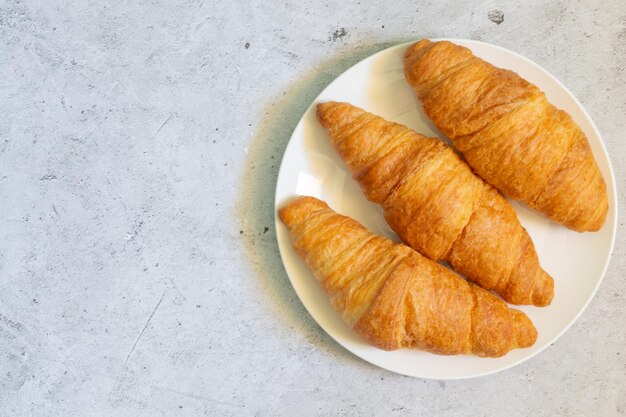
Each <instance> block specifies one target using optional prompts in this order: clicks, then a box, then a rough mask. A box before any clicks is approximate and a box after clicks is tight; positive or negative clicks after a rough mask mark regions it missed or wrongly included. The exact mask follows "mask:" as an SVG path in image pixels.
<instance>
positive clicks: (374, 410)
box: [0, 0, 626, 417]
mask: <svg viewBox="0 0 626 417" xmlns="http://www.w3.org/2000/svg"><path fill="white" fill-rule="evenodd" d="M519 3H520V4H519V5H517V6H515V5H513V4H512V2H508V1H493V0H484V1H476V2H468V1H464V0H452V1H429V2H424V1H413V0H400V1H389V2H383V1H375V2H374V1H365V0H362V1H361V2H347V1H331V0H329V1H308V2H296V1H294V2H284V1H281V2H263V1H260V0H252V1H238V2H237V1H234V2H229V1H222V2H215V1H213V2H212V1H199V0H198V1H170V2H166V1H108V0H100V1H85V0H79V1H71V2H66V1H60V0H41V1H34V0H31V1H28V0H22V1H11V0H0V77H1V79H0V85H1V86H0V415H1V416H11V417H13V416H56V415H58V416H87V415H94V416H111V415H120V416H159V415H164V416H177V415H181V416H183V415H189V416H196V415H214V416H229V415H281V414H282V415H359V416H361V415H364V416H367V415H437V416H467V415H472V416H482V415H485V416H487V415H508V416H518V415H519V416H522V415H532V416H554V415H557V414H561V415H603V416H609V415H611V416H612V415H618V414H626V330H625V325H624V323H625V322H626V301H625V300H626V297H625V296H626V291H625V289H624V286H625V284H624V278H623V271H624V269H625V267H626V239H624V236H623V235H622V234H621V231H622V229H621V227H620V230H619V234H618V238H617V242H616V246H615V251H614V254H613V258H612V261H611V265H610V267H609V270H608V273H607V276H606V278H605V280H604V282H603V284H602V286H601V287H600V290H599V291H598V293H597V295H596V297H595V298H594V300H593V301H592V303H591V304H590V306H589V308H588V309H587V310H586V312H585V313H584V314H583V315H582V317H581V318H580V320H579V321H578V322H577V323H576V324H575V325H574V326H573V327H572V328H571V329H570V330H569V331H568V332H567V333H566V334H565V335H564V336H563V337H562V338H561V339H560V340H559V341H557V342H556V343H555V344H554V345H553V346H552V347H550V348H549V349H547V350H546V351H545V352H543V353H542V354H540V355H538V356H537V357H535V358H533V359H532V360H530V361H528V362H526V363H524V364H523V365H521V366H518V367H516V368H514V369H511V370H508V371H505V372H502V373H500V374H497V375H493V376H489V377H485V378H480V379H475V380H468V381H456V382H443V381H441V382H439V381H425V380H418V379H412V378H407V377H403V376H398V375H395V374H391V373H389V372H387V371H384V370H381V369H378V368H376V367H374V366H372V365H369V364H368V363H365V362H363V361H361V360H360V359H358V358H356V357H354V356H353V355H351V354H350V353H348V352H347V351H345V350H344V349H343V348H341V347H340V346H339V345H337V344H336V343H335V342H334V341H333V340H332V339H330V337H328V336H327V335H326V334H325V333H324V332H323V331H322V330H321V329H320V328H319V327H318V326H317V325H316V323H315V322H314V321H313V320H312V319H311V317H310V316H309V315H308V314H307V313H306V311H305V310H304V308H303V307H302V305H301V304H300V302H299V300H298V299H297V297H296V295H295V293H294V292H293V290H292V289H291V287H290V284H289V281H288V279H287V277H286V274H285V272H284V270H283V268H282V265H281V262H280V259H279V256H278V250H277V246H276V242H275V236H274V229H273V213H272V210H273V207H272V206H273V195H274V185H275V182H276V175H277V172H278V165H279V161H280V158H281V155H282V152H283V150H284V148H285V145H286V143H287V140H288V138H289V136H290V133H291V131H292V129H293V128H294V126H295V124H296V122H297V120H298V119H299V117H300V116H301V114H302V113H303V112H304V110H305V108H306V107H307V105H308V104H309V103H310V102H311V101H312V100H313V98H314V97H315V96H316V95H317V94H318V93H319V92H320V91H321V90H322V89H323V87H324V86H326V85H327V84H328V83H329V82H330V81H331V80H332V79H333V78H334V77H335V76H337V75H338V74H339V73H341V72H342V71H344V70H345V69H347V68H348V67H349V66H351V65H352V64H354V63H356V62H358V61H359V60H361V59H363V58H365V57H367V56H368V55H370V54H372V53H373V52H376V51H378V50H381V49H384V48H385V47H387V46H389V45H393V44H395V43H398V42H404V41H408V40H412V39H416V38H419V37H461V38H471V39H479V40H484V41H487V42H491V43H495V44H498V45H501V46H504V47H506V48H509V49H512V50H514V51H516V52H519V53H521V54H523V55H525V56H527V57H529V58H530V59H532V60H534V61H536V62H537V63H539V64H540V65H542V66H544V67H545V68H547V69H548V70H549V71H550V72H552V73H553V74H555V75H556V76H557V77H558V78H559V79H560V80H562V81H563V82H564V83H565V84H566V85H567V86H568V87H569V88H570V89H571V90H572V91H573V93H574V94H575V95H576V96H577V97H578V98H579V99H580V100H581V101H582V103H583V104H584V105H585V107H586V108H587V110H588V111H589V113H590V114H591V116H592V118H593V119H594V120H595V121H596V123H597V125H598V127H599V129H600V131H601V132H602V133H603V135H604V139H605V141H606V145H607V147H608V150H609V152H610V155H611V158H612V161H613V164H614V168H615V172H616V175H617V181H618V192H619V197H620V204H621V206H620V207H622V210H621V212H620V218H622V219H623V218H624V215H625V213H624V209H623V208H624V207H626V201H625V198H624V192H625V190H626V189H625V188H624V187H623V183H624V181H625V179H626V178H625V174H626V173H625V168H626V165H625V164H624V162H623V161H624V158H626V142H625V141H624V138H623V132H624V119H625V114H626V82H625V81H626V74H625V68H626V2H624V1H623V0H605V1H603V2H596V1H593V0H587V1H573V0H572V1H547V2H546V1H539V0H532V1H524V2H519ZM470 4H471V5H470ZM502 18H503V20H501V19H502ZM497 22H500V23H497Z"/></svg>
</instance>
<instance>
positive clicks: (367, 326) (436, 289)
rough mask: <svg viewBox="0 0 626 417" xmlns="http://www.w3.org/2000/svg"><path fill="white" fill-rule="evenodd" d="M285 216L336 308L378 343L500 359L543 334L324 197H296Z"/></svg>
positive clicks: (482, 292) (301, 252) (388, 347)
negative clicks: (336, 209)
mask: <svg viewBox="0 0 626 417" xmlns="http://www.w3.org/2000/svg"><path fill="white" fill-rule="evenodd" d="M279 216H280V218H281V220H282V221H283V223H284V224H285V225H286V226H287V227H288V229H289V237H290V239H291V242H292V243H293V246H294V248H295V250H296V251H297V253H298V254H299V255H300V257H301V258H302V259H303V260H304V262H305V263H306V264H307V266H308V267H309V268H310V269H311V270H312V271H313V273H314V275H315V277H316V278H317V280H318V281H319V282H320V284H321V285H322V287H323V288H324V290H325V291H326V293H327V294H328V296H329V297H330V300H331V303H332V305H333V306H334V307H335V309H336V310H337V311H338V312H339V313H341V315H342V316H343V319H344V320H345V321H346V323H347V324H348V325H349V326H350V327H351V328H352V329H353V330H354V331H355V332H356V333H358V334H359V335H360V336H361V337H363V338H364V339H365V340H367V341H368V342H370V343H371V344H372V345H374V346H376V347H378V348H381V349H385V350H394V349H399V348H404V347H410V348H412V347H415V348H419V349H423V350H427V351H430V352H433V353H438V354H444V355H453V354H463V353H473V354H475V355H478V356H490V357H496V356H502V355H504V354H505V353H507V352H509V351H510V350H511V349H515V348H522V347H528V346H531V345H532V344H533V343H534V342H535V340H536V338H537V330H536V329H535V327H534V326H533V324H532V322H531V321H530V319H529V318H528V317H527V316H526V315H525V314H524V313H522V312H521V311H519V310H515V309H511V308H508V306H507V305H506V304H505V303H504V302H503V301H502V300H500V299H499V298H498V297H496V296H495V295H493V294H491V293H490V292H488V291H485V290H483V289H482V288H480V287H478V286H476V285H473V284H470V283H468V282H467V281H465V280H464V279H462V278H460V277H459V276H457V275H456V274H454V273H453V272H452V271H450V270H449V269H447V268H445V267H443V266H441V265H439V264H437V263H436V262H433V261H431V260H429V259H426V258H424V257H423V256H421V255H420V254H418V253H417V252H415V251H414V250H412V249H410V248H409V247H407V246H405V245H403V244H399V243H394V242H392V241H391V240H389V239H386V238H384V237H381V236H377V235H375V234H373V233H371V232H369V231H368V230H367V229H365V228H364V227H363V226H361V225H360V224H359V223H357V222H356V221H354V220H352V219H350V218H349V217H345V216H342V215H339V214H337V213H335V212H334V211H333V210H331V209H330V208H329V207H328V205H326V203H324V202H323V201H320V200H318V199H316V198H313V197H299V198H296V199H295V200H293V201H291V202H290V203H289V204H287V205H286V206H284V207H283V208H282V209H280V211H279Z"/></svg>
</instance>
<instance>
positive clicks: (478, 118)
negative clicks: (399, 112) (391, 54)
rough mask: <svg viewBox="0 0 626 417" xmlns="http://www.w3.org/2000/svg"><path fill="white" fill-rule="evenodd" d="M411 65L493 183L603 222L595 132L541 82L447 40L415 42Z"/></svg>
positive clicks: (516, 195)
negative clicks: (552, 99) (552, 98)
mask: <svg viewBox="0 0 626 417" xmlns="http://www.w3.org/2000/svg"><path fill="white" fill-rule="evenodd" d="M404 71H405V75H406V79H407V81H408V82H409V84H410V85H411V86H412V87H413V89H414V90H415V93H416V94H417V97H418V98H419V100H420V101H421V102H422V104H423V106H424V111H425V112H426V114H427V115H428V116H429V117H430V118H431V119H432V121H433V122H434V124H435V125H436V126H437V127H438V128H439V129H440V130H441V131H442V132H443V133H444V134H445V135H446V136H447V137H448V138H450V140H451V141H452V143H453V145H454V146H455V147H456V148H457V149H458V150H459V151H460V152H462V153H463V156H464V157H465V159H466V160H467V163H468V164H469V165H470V166H471V167H472V168H473V169H474V170H475V171H476V172H477V173H478V174H479V175H480V176H481V177H483V178H484V179H485V180H486V181H487V182H489V183H490V184H492V185H493V186H495V187H496V188H497V189H498V190H500V191H502V192H503V193H505V194H507V195H508V196H510V197H511V198H513V199H515V200H520V201H522V202H524V203H526V204H527V205H528V206H530V207H531V208H533V209H535V210H538V211H540V212H543V213H544V214H546V215H547V216H548V217H550V218H551V219H552V220H554V221H556V222H558V223H561V224H562V225H564V226H566V227H568V228H570V229H573V230H576V231H579V232H584V231H597V230H599V229H600V228H601V227H602V225H603V224H604V220H605V218H606V213H607V210H608V200H607V191H606V184H605V182H604V178H603V177H602V174H601V173H600V170H599V169H598V166H597V165H596V162H595V160H594V158H593V154H592V152H591V149H590V147H589V143H588V142H587V138H586V137H585V134H584V133H583V132H582V130H581V129H580V128H579V127H578V125H577V124H576V123H575V122H574V121H573V120H572V118H571V117H570V116H569V114H567V113H566V112H564V111H562V110H559V109H557V108H556V107H554V106H553V105H552V104H550V103H549V102H548V100H547V99H546V96H545V94H544V93H543V92H541V90H539V89H538V88H537V87H536V86H534V85H533V84H531V83H529V82H528V81H526V80H524V79H523V78H521V77H520V76H519V75H517V74H516V73H514V72H512V71H508V70H504V69H501V68H497V67H494V66H493V65H491V64H489V63H487V62H485V61H483V60H482V59H480V58H478V57H476V56H474V55H473V54H472V52H471V51H470V50H469V49H467V48H464V47H461V46H458V45H455V44H453V43H451V42H446V41H443V42H431V41H429V40H427V39H422V40H421V41H419V42H417V43H415V44H413V45H411V46H410V47H409V48H408V50H407V52H406V55H405V57H404Z"/></svg>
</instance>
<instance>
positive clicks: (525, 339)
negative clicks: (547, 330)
mask: <svg viewBox="0 0 626 417" xmlns="http://www.w3.org/2000/svg"><path fill="white" fill-rule="evenodd" d="M510 311H511V312H512V313H513V320H514V326H515V334H516V342H517V346H518V347H520V348H525V347H529V346H532V345H534V344H535V342H536V341H537V335H538V333H537V329H536V328H535V325H534V324H533V322H532V321H531V320H530V318H528V316H527V315H526V314H524V313H522V312H521V311H519V310H515V309H511V310H510Z"/></svg>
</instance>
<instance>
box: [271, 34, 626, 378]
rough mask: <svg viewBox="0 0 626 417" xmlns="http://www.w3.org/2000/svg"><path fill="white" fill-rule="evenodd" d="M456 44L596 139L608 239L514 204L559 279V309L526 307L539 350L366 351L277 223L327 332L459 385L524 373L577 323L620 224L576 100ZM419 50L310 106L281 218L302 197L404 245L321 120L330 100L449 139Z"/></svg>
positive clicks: (290, 161) (287, 170) (341, 80)
mask: <svg viewBox="0 0 626 417" xmlns="http://www.w3.org/2000/svg"><path fill="white" fill-rule="evenodd" d="M452 41H453V42H455V43H457V44H460V45H463V46H465V47H468V48H469V49H471V50H472V52H474V54H476V55H477V56H479V57H481V58H483V59H485V60H486V61H489V62H491V63H492V64H494V65H496V66H498V67H502V68H508V69H511V70H514V71H515V72H517V73H518V74H519V75H521V76H522V77H524V78H526V79H527V80H529V81H530V82H532V83H534V84H536V85H537V86H539V88H541V89H542V90H543V91H544V92H545V93H546V95H547V96H548V99H549V100H550V101H551V102H552V104H554V105H556V106H557V107H559V108H561V109H564V110H565V111H567V112H568V113H569V114H571V115H572V117H573V118H574V120H575V121H576V122H577V123H578V124H579V125H580V127H581V128H582V129H583V131H584V132H585V134H586V135H587V138H588V140H589V143H590V145H591V148H592V150H593V154H594V156H595V158H596V161H597V163H598V165H599V167H600V170H601V171H602V174H603V175H604V178H605V180H606V182H607V188H608V196H609V213H608V216H607V219H606V224H605V225H604V227H603V228H602V230H600V231H599V232H595V233H577V232H574V231H571V230H568V229H566V228H565V227H562V226H559V225H558V224H556V223H554V222H551V221H550V220H548V219H547V218H545V217H542V216H541V215H539V214H537V213H534V212H532V211H530V210H529V209H527V208H526V207H524V206H523V205H521V204H518V203H513V206H514V207H515V211H516V212H517V214H518V217H519V219H520V221H521V223H522V225H523V226H524V227H525V228H526V229H527V230H528V232H529V233H530V236H531V237H532V239H533V242H534V243H535V248H536V249H537V253H538V255H539V260H540V262H541V265H542V266H543V268H544V269H545V270H546V271H547V272H548V273H549V274H550V275H552V276H553V277H554V281H555V285H554V286H555V289H554V292H555V296H554V300H553V302H552V304H551V305H550V306H549V307H545V308H537V307H531V306H521V307H518V308H520V309H521V310H522V311H524V312H525V313H526V314H527V315H528V316H529V317H530V318H531V319H532V321H533V323H534V324H535V326H536V327H537V330H538V332H539V337H538V339H537V342H536V343H535V344H534V345H533V346H532V347H530V348H527V349H516V350H513V351H512V352H510V353H508V354H507V355H505V356H504V357H501V358H497V359H485V358H478V357H475V356H471V355H459V356H439V355H434V354H431V353H427V352H423V351H419V350H409V349H402V350H397V351H393V352H387V351H383V350H379V349H377V348H374V347H372V346H370V345H368V344H366V343H365V342H364V341H363V340H361V339H360V338H359V337H358V336H357V335H356V334H355V333H354V332H352V330H351V329H350V328H349V327H348V326H347V325H346V324H345V323H344V322H343V321H342V319H341V317H340V316H339V314H338V313H336V312H335V310H334V309H333V308H332V306H331V304H330V302H329V299H328V297H327V296H326V294H325V293H324V291H323V290H322V289H321V287H320V285H319V284H318V282H317V281H316V280H315V278H314V277H313V274H312V273H311V272H310V271H309V269H308V268H307V267H306V266H305V264H304V263H303V262H302V261H301V260H300V258H299V257H298V255H297V254H296V252H295V251H294V250H293V247H292V246H291V242H290V240H289V236H288V231H287V228H286V227H285V226H284V225H283V224H282V222H281V221H280V219H279V218H278V216H276V232H277V238H278V246H279V248H280V254H281V256H282V260H283V264H284V265H285V269H286V270H287V274H288V275H289V279H290V280H291V283H292V285H293V288H294V289H295V290H296V293H297V294H298V296H299V297H300V300H302V303H303V304H304V306H305V307H306V309H307V310H308V311H309V313H310V314H311V315H312V316H313V318H314V319H315V320H316V321H317V322H318V323H319V325H320V326H321V327H322V328H323V329H324V330H325V331H326V332H327V333H328V334H329V335H330V336H331V337H332V338H333V339H335V340H336V341H337V342H338V343H339V344H341V345H342V346H343V347H345V348H346V349H348V350H349V351H350V352H352V353H354V354H355V355H357V356H359V357H360V358H362V359H364V360H366V361H368V362H370V363H372V364H375V365H377V366H380V367H381V368H385V369H388V370H390V371H393V372H397V373H400V374H404V375H410V376H414V377H420V378H437V379H458V378H471V377H477V376H481V375H487V374H491V373H494V372H498V371H501V370H504V369H507V368H510V367H512V366H514V365H517V364H519V363H521V362H523V361H525V360H527V359H529V358H531V357H532V356H534V355H536V354H537V353H539V352H541V351H542V350H543V349H545V348H546V347H547V346H549V345H550V344H551V343H553V342H554V341H555V340H556V339H557V338H558V337H559V336H560V335H561V334H563V332H565V330H567V328H568V327H569V326H571V325H572V323H574V321H575V320H576V319H577V318H578V316H579V315H580V314H581V313H582V312H583V310H584V309H585V307H586V306H587V304H588V303H589V301H590V300H591V298H592V297H593V295H594V293H595V292H596V290H597V289H598V286H599V285H600V282H601V281H602V277H603V276H604V273H605V271H606V268H607V265H608V263H609V258H610V256H611V251H612V249H613V243H614V239H615V229H616V224H617V215H616V213H617V207H616V204H617V198H616V195H615V178H614V176H613V169H612V167H611V163H610V161H609V157H608V155H607V152H606V148H605V147H604V144H603V142H602V139H601V138H600V133H599V132H598V130H597V128H596V127H595V125H594V123H593V122H592V120H591V118H590V117H589V115H588V114H587V112H586V111H585V110H584V109H583V107H582V106H581V104H580V103H579V102H578V101H577V100H576V99H575V98H574V96H573V95H572V93H570V92H569V90H567V88H565V86H563V84H561V83H560V82H559V81H558V80H557V79H556V78H554V77H553V76H552V75H550V74H549V73H548V72H547V71H546V70H544V69H543V68H541V67H540V66H539V65H537V64H535V63H533V62H531V61H529V60H528V59H526V58H524V57H522V56H520V55H518V54H516V53H514V52H511V51H509V50H506V49H504V48H501V47H497V46H494V45H490V44H487V43H483V42H477V41H469V40H460V39H453V40H452ZM409 44H410V43H406V44H402V45H397V46H394V47H391V48H389V49H386V50H384V51H381V52H378V53H377V54H375V55H372V56H370V57H369V58H367V59H365V60H363V61H361V62H359V63H358V64H356V65H355V66H353V67H352V68H350V69H349V70H347V71H346V72H344V73H343V74H342V75H340V76H339V77H338V78H337V79H336V80H335V81H333V82H332V83H331V84H330V85H329V86H328V87H326V89H325V90H324V91H323V92H322V93H321V94H320V95H319V97H318V98H317V99H316V100H315V101H314V102H313V103H312V104H311V106H309V108H308V109H307V111H306V112H305V113H304V115H303V116H302V119H301V120H300V122H299V123H298V125H297V127H296V129H295V130H294V132H293V135H292V136H291V140H290V141H289V145H288V146H287V149H286V151H285V155H284V156H283V160H282V164H281V167H280V172H279V175H278V183H277V185H276V208H277V209H278V208H280V207H281V206H282V205H283V204H285V203H286V202H287V201H289V200H290V199H291V198H293V197H294V196H296V195H311V196H314V197H318V198H320V199H322V200H324V201H326V202H327V203H328V204H329V205H330V207H331V208H333V209H334V210H335V211H337V212H339V213H341V214H344V215H348V216H350V217H352V218H354V219H356V220H358V221H359V222H361V223H362V224H363V225H365V226H366V227H368V228H369V229H370V230H372V231H373V232H375V233H378V234H381V235H385V236H387V237H390V238H391V239H394V240H396V241H398V240H399V239H398V238H397V236H396V235H395V234H394V233H393V232H392V231H391V230H390V229H389V227H388V226H387V224H386V223H385V221H384V219H383V213H382V210H381V208H380V207H378V206H377V205H375V204H373V203H370V202H369V201H367V200H366V199H365V197H364V196H363V194H362V193H361V190H360V189H359V186H358V184H357V183H356V182H355V181H354V180H353V179H352V178H351V176H350V173H349V172H348V171H347V168H346V166H345V165H344V163H343V162H342V161H341V160H340V158H339V157H338V156H337V155H336V154H335V152H334V150H333V148H332V147H331V145H330V142H329V140H328V136H327V133H326V131H325V130H324V128H323V127H322V126H321V125H320V124H319V123H318V121H317V119H316V114H315V104H317V103H318V102H324V101H330V100H334V101H345V102H349V103H351V104H353V105H356V106H359V107H361V108H363V109H365V110H367V111H369V112H372V113H374V114H377V115H379V116H382V117H384V118H386V119H388V120H392V121H394V122H398V123H402V124H404V125H406V126H408V127H410V128H411V129H413V130H415V131H417V132H419V133H422V134H424V135H427V136H438V137H440V138H443V136H442V135H441V133H440V132H438V131H437V130H436V129H435V128H434V127H433V125H432V123H431V122H430V121H429V120H428V118H427V117H426V115H425V114H424V112H423V111H422V108H421V105H420V104H419V101H418V100H417V99H416V98H415V96H414V94H413V91H412V90H411V88H410V87H409V85H408V84H407V82H406V81H405V79H404V72H403V68H402V58H403V55H404V52H405V50H406V48H407V47H408V45H409Z"/></svg>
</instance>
